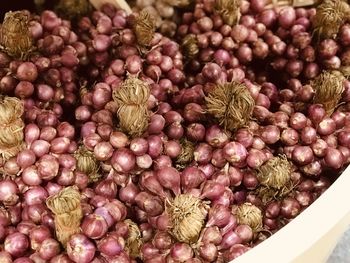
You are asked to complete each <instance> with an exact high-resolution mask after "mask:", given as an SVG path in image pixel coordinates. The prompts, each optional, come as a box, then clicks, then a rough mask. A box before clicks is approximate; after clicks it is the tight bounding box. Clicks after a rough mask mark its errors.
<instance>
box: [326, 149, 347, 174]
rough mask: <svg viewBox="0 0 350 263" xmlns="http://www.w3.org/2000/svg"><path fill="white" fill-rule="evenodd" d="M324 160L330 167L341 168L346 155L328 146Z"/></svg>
mask: <svg viewBox="0 0 350 263" xmlns="http://www.w3.org/2000/svg"><path fill="white" fill-rule="evenodd" d="M324 161H325V163H326V165H327V166H328V167H330V168H333V169H339V168H340V167H342V165H343V162H344V157H343V154H342V153H341V152H340V151H339V150H338V149H334V148H331V147H328V149H327V150H326V155H325V157H324Z"/></svg>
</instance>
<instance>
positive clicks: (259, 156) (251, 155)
mask: <svg viewBox="0 0 350 263" xmlns="http://www.w3.org/2000/svg"><path fill="white" fill-rule="evenodd" d="M265 161H266V155H265V154H264V152H262V151H260V150H256V149H251V150H250V151H249V152H248V157H247V165H248V166H249V167H251V168H253V169H257V168H259V167H260V166H261V165H262V164H263V163H264V162H265Z"/></svg>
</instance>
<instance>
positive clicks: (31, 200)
mask: <svg viewBox="0 0 350 263" xmlns="http://www.w3.org/2000/svg"><path fill="white" fill-rule="evenodd" d="M48 196H49V195H48V193H47V191H46V190H45V188H43V187H41V186H34V187H32V188H30V189H28V190H27V191H26V192H25V193H24V200H25V202H26V204H27V205H35V204H41V203H43V202H44V201H45V200H46V198H48Z"/></svg>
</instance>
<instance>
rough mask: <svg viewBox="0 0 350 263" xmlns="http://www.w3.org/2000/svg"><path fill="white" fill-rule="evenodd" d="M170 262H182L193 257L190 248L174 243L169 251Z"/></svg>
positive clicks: (184, 244) (186, 245)
mask: <svg viewBox="0 0 350 263" xmlns="http://www.w3.org/2000/svg"><path fill="white" fill-rule="evenodd" d="M170 256H171V258H172V260H174V261H177V262H184V261H186V260H189V259H190V258H192V257H193V250H192V248H191V247H190V246H189V245H188V244H186V243H175V244H174V245H173V246H172V247H171V249H170Z"/></svg>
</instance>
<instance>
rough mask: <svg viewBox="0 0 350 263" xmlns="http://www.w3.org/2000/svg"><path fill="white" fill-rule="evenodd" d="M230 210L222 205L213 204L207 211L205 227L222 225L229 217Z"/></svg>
mask: <svg viewBox="0 0 350 263" xmlns="http://www.w3.org/2000/svg"><path fill="white" fill-rule="evenodd" d="M230 214H231V212H230V210H229V209H228V208H227V207H225V206H223V205H214V206H213V207H211V208H210V210H209V213H208V221H207V224H206V227H211V226H217V227H220V228H221V227H224V226H226V225H227V224H228V222H229V219H230Z"/></svg>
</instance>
